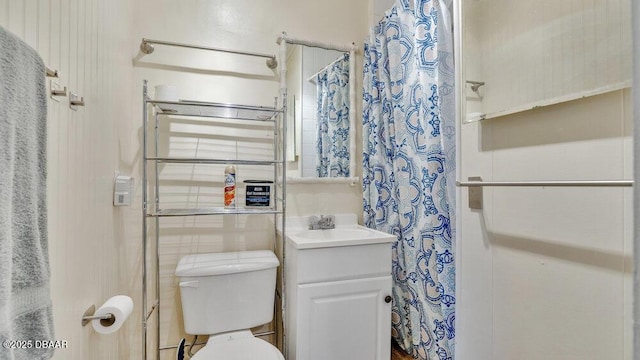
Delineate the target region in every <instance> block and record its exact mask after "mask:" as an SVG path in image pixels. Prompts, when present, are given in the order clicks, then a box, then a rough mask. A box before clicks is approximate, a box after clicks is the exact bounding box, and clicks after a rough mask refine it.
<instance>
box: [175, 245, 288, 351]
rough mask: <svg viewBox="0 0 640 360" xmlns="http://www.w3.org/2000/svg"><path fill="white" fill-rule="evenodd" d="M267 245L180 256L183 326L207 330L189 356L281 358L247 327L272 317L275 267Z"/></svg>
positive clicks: (190, 331) (190, 330)
mask: <svg viewBox="0 0 640 360" xmlns="http://www.w3.org/2000/svg"><path fill="white" fill-rule="evenodd" d="M279 264H280V262H279V261H278V258H277V257H276V256H275V254H274V253H273V252H272V251H268V250H264V251H241V252H230V253H215V254H197V255H188V256H185V257H183V258H182V259H180V262H179V263H178V267H177V268H176V276H179V277H180V295H181V299H182V315H183V318H184V328H185V332H186V333H188V334H192V335H209V341H207V344H206V345H205V346H204V347H203V348H202V349H200V350H198V352H196V354H195V355H194V356H193V358H192V359H194V360H217V359H224V360H284V356H282V354H281V353H280V351H278V349H277V348H276V347H275V346H273V345H271V344H269V343H268V342H266V341H264V340H261V339H258V338H256V337H254V336H253V334H252V333H251V330H249V329H250V328H252V327H256V326H258V325H262V324H266V323H268V322H270V321H271V320H272V319H273V304H274V294H275V293H274V291H275V288H276V269H277V267H278V265H279Z"/></svg>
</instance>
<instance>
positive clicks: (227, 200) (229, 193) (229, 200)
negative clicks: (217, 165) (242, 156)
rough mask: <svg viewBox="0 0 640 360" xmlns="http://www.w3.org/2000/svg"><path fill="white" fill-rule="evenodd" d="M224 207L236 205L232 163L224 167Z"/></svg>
mask: <svg viewBox="0 0 640 360" xmlns="http://www.w3.org/2000/svg"><path fill="white" fill-rule="evenodd" d="M224 207H225V208H227V209H233V208H235V207H236V167H235V166H233V165H228V166H227V167H226V168H225V169H224Z"/></svg>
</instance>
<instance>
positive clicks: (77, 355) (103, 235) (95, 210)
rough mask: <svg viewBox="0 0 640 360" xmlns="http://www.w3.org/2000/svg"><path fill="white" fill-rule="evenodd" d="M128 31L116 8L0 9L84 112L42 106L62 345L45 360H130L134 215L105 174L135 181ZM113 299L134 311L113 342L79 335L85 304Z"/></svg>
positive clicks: (134, 326)
mask: <svg viewBox="0 0 640 360" xmlns="http://www.w3.org/2000/svg"><path fill="white" fill-rule="evenodd" d="M130 24H131V9H130V5H129V2H128V1H124V0H88V1H79V0H51V1H37V0H0V26H3V27H4V28H6V29H8V30H10V31H11V32H13V33H15V34H17V35H18V36H19V37H21V38H22V39H24V40H25V41H26V42H27V43H28V44H30V45H31V46H32V47H34V48H35V49H36V50H37V51H38V52H39V53H40V55H41V56H42V58H43V60H44V62H45V64H46V65H47V66H49V67H50V68H53V69H57V70H58V71H59V72H60V78H59V79H56V81H58V82H59V83H60V85H62V86H67V87H68V88H69V90H70V91H72V92H74V93H77V94H79V95H81V96H84V100H85V103H86V106H85V107H80V108H79V109H78V110H77V111H72V110H71V109H69V106H68V105H69V102H68V98H66V97H64V98H59V102H57V101H54V100H51V99H48V119H47V121H48V168H47V170H48V181H47V186H48V207H49V256H50V265H51V287H52V289H51V294H52V300H53V316H54V324H55V337H56V339H58V340H66V341H68V345H69V346H68V348H67V349H61V350H57V351H56V354H55V357H54V359H65V360H66V359H114V360H115V359H129V358H139V355H138V354H139V344H140V340H139V337H138V336H133V335H134V334H136V333H137V332H138V331H139V324H140V319H141V317H140V316H141V315H140V311H139V310H140V307H139V305H140V296H139V278H140V259H141V254H140V245H139V244H140V221H139V219H140V216H139V212H140V206H139V203H137V204H136V205H134V206H132V207H122V208H114V207H113V206H112V201H113V177H114V171H116V170H119V171H121V172H122V173H125V174H132V175H134V176H135V177H136V178H137V179H136V180H138V181H139V176H138V170H139V163H140V159H139V145H138V143H139V142H138V136H139V134H138V133H137V129H138V126H137V125H138V123H139V115H138V114H139V113H140V111H139V106H135V107H134V106H133V102H132V100H131V91H132V88H133V84H132V83H131V77H132V66H131V57H130V54H129V36H130V35H129V34H130ZM47 82H48V81H47ZM134 109H135V111H134ZM116 294H126V295H129V296H131V297H133V298H134V301H135V305H136V307H135V310H134V313H133V314H132V316H131V318H130V319H129V320H128V321H127V323H126V324H125V326H124V327H123V328H122V329H121V330H120V331H119V332H118V333H116V334H114V335H110V336H98V335H96V333H95V332H94V331H93V329H92V328H91V326H87V327H82V326H81V325H80V318H81V317H82V314H83V313H84V311H85V310H86V309H87V308H88V307H89V306H90V305H91V304H96V305H97V306H100V305H101V304H102V303H103V302H104V301H105V300H106V299H108V298H109V297H111V296H113V295H116ZM23 340H26V339H23Z"/></svg>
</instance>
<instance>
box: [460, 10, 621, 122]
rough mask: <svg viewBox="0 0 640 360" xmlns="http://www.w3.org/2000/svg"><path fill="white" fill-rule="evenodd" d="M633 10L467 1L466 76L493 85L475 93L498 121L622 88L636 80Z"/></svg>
mask: <svg viewBox="0 0 640 360" xmlns="http://www.w3.org/2000/svg"><path fill="white" fill-rule="evenodd" d="M629 8H630V1H629V0H612V1H595V2H593V1H581V0H576V1H563V2H560V3H559V2H557V1H546V0H545V1H535V2H531V1H508V0H496V1H467V2H464V10H465V15H464V17H465V23H464V24H465V31H464V32H465V34H464V35H465V37H468V39H465V46H466V47H468V48H470V50H471V51H466V50H467V49H466V48H465V58H466V59H467V60H468V62H467V63H468V64H469V69H465V70H466V71H468V72H469V74H468V75H466V76H465V78H466V79H467V80H475V81H483V82H485V85H484V86H483V87H482V88H480V91H478V93H473V92H471V91H470V89H469V86H467V91H468V93H467V95H468V96H472V97H478V98H479V99H476V100H481V101H479V102H476V103H480V104H481V107H482V109H481V110H480V111H481V112H482V113H483V114H488V116H492V114H496V113H500V112H504V111H506V112H512V111H515V110H518V109H520V110H523V109H530V108H533V107H534V106H536V105H539V104H540V102H542V101H547V100H549V99H560V98H563V97H566V96H574V98H580V97H582V96H581V95H582V94H583V93H584V92H586V91H593V90H596V89H602V88H605V87H609V86H612V85H617V86H618V88H620V86H621V85H622V83H624V82H627V81H628V80H629V79H630V69H631V15H630V11H629ZM467 10H470V11H467ZM472 63H473V64H472ZM469 110H470V111H469V112H473V111H474V110H473V109H469Z"/></svg>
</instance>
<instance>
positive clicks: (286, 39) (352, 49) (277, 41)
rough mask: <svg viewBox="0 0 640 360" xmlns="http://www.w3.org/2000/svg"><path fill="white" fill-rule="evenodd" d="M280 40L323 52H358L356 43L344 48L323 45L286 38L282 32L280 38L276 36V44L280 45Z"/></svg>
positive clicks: (285, 34)
mask: <svg viewBox="0 0 640 360" xmlns="http://www.w3.org/2000/svg"><path fill="white" fill-rule="evenodd" d="M282 40H284V41H285V42H286V43H287V44H295V45H306V46H310V47H316V48H320V49H325V50H337V51H342V52H351V51H354V52H355V51H358V47H357V46H356V43H351V45H350V46H345V45H335V44H329V43H323V42H319V41H309V40H302V39H296V38H291V37H288V36H287V33H285V32H283V33H282V34H280V36H278V39H277V40H276V43H277V44H278V45H280V43H281V42H282Z"/></svg>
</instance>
